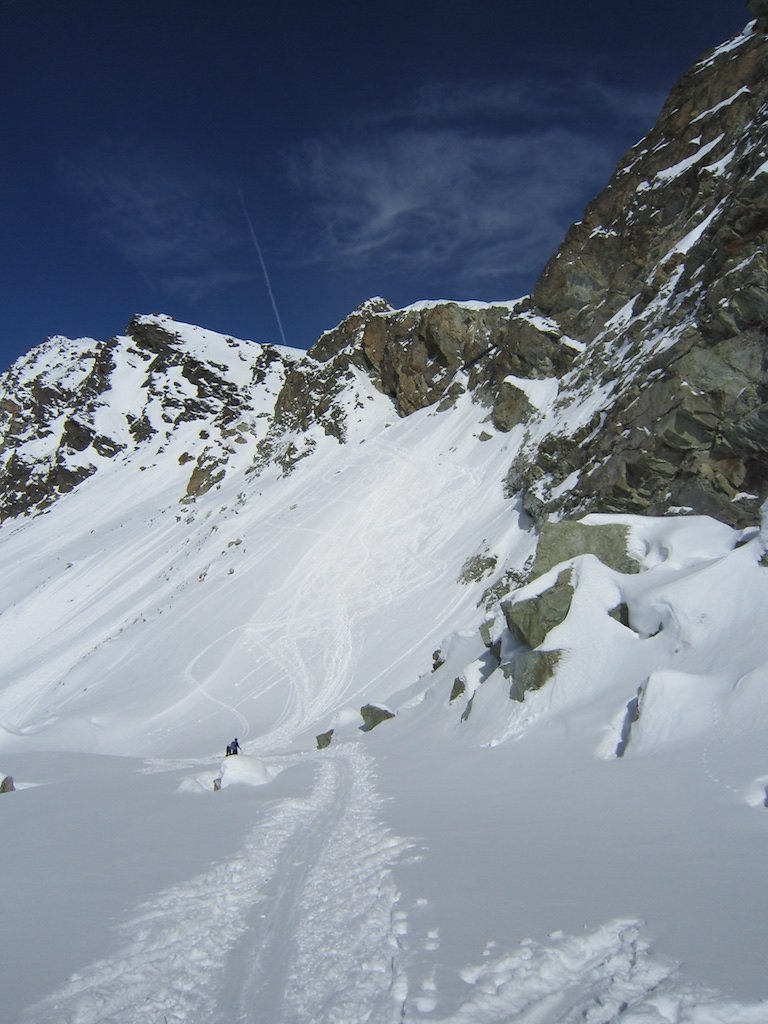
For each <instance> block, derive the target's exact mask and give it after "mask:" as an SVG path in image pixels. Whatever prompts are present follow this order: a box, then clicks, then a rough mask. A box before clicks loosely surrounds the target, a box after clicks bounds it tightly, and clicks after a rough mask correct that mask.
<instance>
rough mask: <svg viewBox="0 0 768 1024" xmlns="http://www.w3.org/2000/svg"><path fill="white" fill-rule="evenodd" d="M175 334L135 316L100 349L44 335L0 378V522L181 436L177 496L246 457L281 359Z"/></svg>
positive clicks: (282, 367)
mask: <svg viewBox="0 0 768 1024" xmlns="http://www.w3.org/2000/svg"><path fill="white" fill-rule="evenodd" d="M179 327H181V325H175V324H174V322H173V321H172V320H170V319H169V318H167V317H159V316H158V317H151V316H147V317H140V316H137V317H134V319H133V320H132V321H131V322H130V324H129V325H128V327H127V329H126V334H125V336H121V337H117V338H112V339H110V340H109V341H105V342H96V341H93V340H91V339H80V340H78V341H70V340H67V339H64V338H51V339H49V340H48V341H46V342H45V343H43V344H42V345H40V346H38V347H37V348H35V349H33V350H32V351H31V352H30V353H29V354H28V355H27V356H25V357H23V358H22V359H20V360H19V361H18V362H17V363H16V364H15V365H14V366H13V367H12V368H11V369H10V370H9V371H8V373H6V374H4V375H3V376H2V377H1V378H0V451H1V452H2V455H1V458H2V472H0V521H1V520H3V519H8V518H11V517H13V516H17V515H21V514H24V513H26V512H29V511H32V510H40V509H44V508H46V507H47V506H49V505H50V504H51V502H52V501H54V500H55V499H56V498H57V497H58V496H59V495H61V494H64V493H66V492H68V491H71V490H72V489H73V488H74V487H76V486H77V485H78V484H80V483H82V482H83V481H84V480H86V479H88V477H90V476H92V475H93V474H94V473H95V472H97V470H99V469H100V468H103V467H104V466H106V465H108V464H110V463H112V462H114V461H115V460H118V459H120V458H126V459H130V458H132V457H134V456H136V455H137V454H138V455H139V456H140V457H141V459H140V461H146V462H147V463H149V462H151V460H152V459H153V458H156V457H157V456H159V455H162V454H163V452H164V451H166V448H167V446H169V444H170V443H171V442H172V441H173V440H174V439H178V438H179V437H180V434H181V428H182V427H186V428H188V429H187V430H186V437H187V438H188V440H189V441H191V442H192V443H188V444H187V447H186V448H185V449H184V450H183V451H180V452H179V453H178V455H177V456H176V458H177V461H178V465H179V478H180V493H179V496H180V498H182V499H191V498H194V497H195V496H196V495H198V494H201V493H203V492H205V491H206V490H208V489H209V488H210V487H211V486H213V485H214V484H215V483H216V482H217V480H219V479H220V478H221V476H223V473H224V472H225V470H226V467H227V464H228V462H229V461H230V460H231V459H232V457H233V456H234V455H235V454H236V453H238V452H239V450H240V449H241V447H242V446H245V447H247V448H248V449H249V450H254V449H255V445H256V438H257V436H258V433H259V429H258V428H259V425H260V424H259V421H258V419H257V417H259V415H262V416H263V415H265V414H264V413H263V412H262V413H260V411H259V410H260V408H261V406H262V405H264V403H265V400H266V406H267V408H269V409H270V410H271V408H272V407H273V405H274V397H275V395H276V394H277V392H278V391H279V389H280V387H281V385H282V382H283V380H284V379H285V375H286V372H287V369H288V366H289V365H290V362H291V358H292V357H291V355H290V353H288V352H286V351H285V350H282V349H276V348H273V347H272V346H268V345H263V346H260V345H252V344H249V343H247V342H238V341H235V340H234V339H232V338H223V337H222V336H220V335H212V333H211V332H204V331H200V332H199V334H200V335H201V341H200V344H199V345H195V343H194V342H195V334H194V332H196V331H198V329H197V328H191V329H187V332H188V333H189V332H190V331H191V332H193V333H192V342H193V343H192V344H190V338H189V337H184V338H182V337H180V335H179V332H178V330H177V328H179ZM211 338H215V339H216V342H217V344H216V346H214V353H215V356H214V357H211V356H209V355H208V354H207V349H208V348H209V347H210V339H211ZM222 354H223V355H222ZM270 395H271V398H270ZM265 430H266V428H262V429H261V433H262V434H263V433H264V432H265Z"/></svg>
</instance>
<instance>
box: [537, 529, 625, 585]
mask: <svg viewBox="0 0 768 1024" xmlns="http://www.w3.org/2000/svg"><path fill="white" fill-rule="evenodd" d="M628 543H629V528H628V527H626V526H623V525H621V524H620V523H594V524H593V523H576V522H570V521H563V522H559V523H545V524H544V526H543V527H542V530H541V534H540V535H539V545H538V548H537V549H536V560H535V562H534V564H533V570H532V575H533V576H534V577H536V576H541V575H543V574H544V573H545V572H548V571H549V570H550V569H551V568H553V566H555V565H559V564H560V562H565V561H567V560H568V559H569V558H575V557H576V556H577V555H586V554H591V555H595V556H596V557H597V558H599V559H600V561H601V562H602V563H603V565H607V566H608V568H609V569H615V570H616V571H617V572H623V573H636V572H639V571H640V564H639V563H638V561H637V560H636V559H635V558H633V557H632V556H631V555H630V554H629V550H628Z"/></svg>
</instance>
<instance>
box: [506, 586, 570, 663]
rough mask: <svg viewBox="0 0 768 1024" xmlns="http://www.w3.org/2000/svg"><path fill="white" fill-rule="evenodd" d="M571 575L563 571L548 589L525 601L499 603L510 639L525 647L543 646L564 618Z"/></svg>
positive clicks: (566, 611) (567, 609) (568, 599)
mask: <svg viewBox="0 0 768 1024" xmlns="http://www.w3.org/2000/svg"><path fill="white" fill-rule="evenodd" d="M572 577H573V573H572V571H571V570H570V569H566V570H564V571H563V572H561V573H560V575H559V576H558V577H557V580H556V581H555V582H554V583H553V585H552V586H551V587H549V588H548V589H547V590H545V591H544V592H543V593H542V594H539V595H538V596H537V597H531V598H528V599H527V600H525V601H502V604H501V607H502V611H503V612H504V618H505V619H506V621H507V626H508V628H509V631H510V633H512V636H513V637H514V638H515V639H516V640H517V641H518V642H519V643H523V644H526V645H527V646H528V647H531V648H533V647H538V646H539V645H540V644H543V643H544V640H545V639H546V637H547V634H548V633H549V631H550V630H551V629H554V628H555V626H559V625H560V623H561V622H563V621H564V620H565V618H566V616H567V615H568V612H569V610H570V607H571V601H572V600H573V582H572Z"/></svg>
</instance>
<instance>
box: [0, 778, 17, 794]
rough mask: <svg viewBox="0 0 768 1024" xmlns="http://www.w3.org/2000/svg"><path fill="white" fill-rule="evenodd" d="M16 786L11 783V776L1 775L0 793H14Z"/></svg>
mask: <svg viewBox="0 0 768 1024" xmlns="http://www.w3.org/2000/svg"><path fill="white" fill-rule="evenodd" d="M15 791H16V786H15V785H14V782H13V776H12V775H3V776H1V777H0V793H14V792H15Z"/></svg>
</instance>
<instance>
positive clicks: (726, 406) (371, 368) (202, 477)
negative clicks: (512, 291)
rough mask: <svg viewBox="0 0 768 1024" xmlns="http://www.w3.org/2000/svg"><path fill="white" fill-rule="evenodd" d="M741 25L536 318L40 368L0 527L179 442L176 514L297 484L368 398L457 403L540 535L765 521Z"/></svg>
mask: <svg viewBox="0 0 768 1024" xmlns="http://www.w3.org/2000/svg"><path fill="white" fill-rule="evenodd" d="M749 7H750V10H751V11H752V13H753V14H754V15H755V16H756V21H755V22H753V23H751V24H750V25H749V26H747V28H746V29H745V31H744V32H743V33H742V34H741V35H739V36H737V37H736V38H735V39H733V40H730V41H729V42H727V43H725V44H723V45H722V46H720V47H718V48H717V49H715V50H714V51H712V52H711V53H710V54H708V55H706V56H705V57H704V58H703V59H702V60H701V61H699V63H698V64H696V65H695V66H694V67H693V68H692V69H691V71H689V72H688V74H687V75H685V77H684V78H683V79H682V80H681V81H680V83H679V84H678V85H677V86H676V87H675V89H674V90H673V92H672V94H671V96H670V97H669V99H668V101H667V103H666V104H665V105H664V108H663V110H662V111H661V114H660V117H659V120H658V123H657V124H656V126H655V127H654V128H653V129H652V131H651V132H650V133H649V134H648V135H647V136H646V138H645V139H643V140H642V141H641V142H640V143H638V145H637V146H635V147H634V148H633V149H632V150H631V151H630V152H629V153H628V154H627V156H626V157H625V158H624V160H623V161H622V162H621V164H620V165H619V167H618V168H617V170H616V172H615V174H614V176H613V177H612V179H611V181H610V182H609V184H608V185H607V187H606V189H605V190H604V191H603V192H602V193H601V194H600V195H599V196H598V197H597V198H596V199H595V200H594V201H593V202H592V203H591V204H590V205H589V207H588V208H587V210H586V211H585V214H584V216H583V218H582V220H581V221H580V222H579V223H578V224H576V225H574V226H573V227H572V228H571V230H570V231H569V232H568V235H567V236H566V238H565V240H564V242H563V244H562V246H561V247H560V249H559V250H558V251H557V252H556V253H555V254H554V256H553V257H552V259H551V260H550V261H549V263H548V264H547V266H546V268H545V270H544V272H543V274H542V277H541V279H540V281H539V282H538V284H537V286H536V288H535V289H534V292H533V294H532V295H531V296H529V297H526V298H524V299H521V300H518V301H516V302H510V303H503V304H484V303H468V304H467V303H465V304H459V303H451V302H443V303H420V304H417V305H415V306H412V307H409V308H407V309H404V310H397V309H392V308H391V307H390V306H389V305H388V303H386V302H385V301H384V300H383V299H372V300H369V301H368V302H366V303H364V304H363V305H362V306H361V307H359V308H358V309H357V310H355V311H354V312H353V313H351V314H350V315H349V316H348V317H347V318H346V319H345V320H344V321H343V322H342V323H341V324H340V325H339V326H338V327H336V328H335V329H333V330H331V331H328V332H326V333H325V334H324V335H323V336H322V337H321V338H320V339H319V341H318V342H317V344H316V345H315V346H314V347H313V348H312V349H311V350H310V352H309V353H308V354H306V355H305V354H303V353H299V352H292V351H290V350H285V349H278V348H273V347H270V346H256V345H249V344H247V343H241V342H235V341H233V340H232V339H224V338H222V337H221V336H218V335H216V336H214V335H212V334H211V332H201V331H200V330H199V329H192V328H186V327H184V326H183V325H175V324H173V322H172V321H169V320H168V319H167V318H162V317H160V318H158V317H139V318H135V319H134V320H133V321H132V323H131V325H129V328H128V331H127V334H126V336H125V337H124V338H116V339H112V340H111V341H108V342H104V343H98V342H68V341H65V340H63V339H54V340H52V341H50V342H48V343H47V344H46V345H44V346H42V347H41V348H39V349H37V350H35V351H34V352H33V353H31V354H30V355H29V356H28V357H26V359H24V360H21V361H20V362H19V363H18V364H17V365H16V366H15V367H14V368H13V369H12V370H11V371H10V372H9V373H8V374H6V375H5V377H4V378H2V380H1V381H0V441H1V443H2V450H3V453H4V455H3V459H4V461H3V471H2V475H1V476H0V517H4V518H5V517H8V516H13V515H18V514H21V513H24V512H27V511H29V510H32V509H37V508H42V507H45V506H46V505H47V504H49V503H50V501H52V500H53V499H54V498H55V497H56V496H57V495H59V494H61V493H63V492H65V491H67V490H70V489H71V488H72V487H75V486H77V485H78V484H79V483H81V482H82V481H83V480H84V479H87V477H88V476H89V475H91V474H92V473H94V472H95V471H97V470H98V469H99V468H101V467H104V466H106V465H107V464H109V463H110V462H114V460H119V459H120V458H123V457H127V456H128V455H129V454H130V453H135V452H137V451H139V450H140V451H141V452H143V453H144V454H143V455H142V458H144V457H147V458H149V457H155V456H156V455H157V454H158V453H160V452H161V451H162V450H163V448H164V446H168V445H172V444H175V445H176V446H179V445H182V444H183V450H182V451H181V452H180V453H179V455H178V457H177V461H178V462H179V463H180V464H181V466H182V467H183V466H186V465H187V463H189V464H190V465H188V466H187V468H186V470H185V471H184V480H183V483H184V486H183V487H181V488H180V497H181V498H182V500H191V499H194V497H195V495H197V494H199V493H202V492H204V491H205V490H207V489H209V488H210V487H212V486H215V484H216V483H217V481H218V480H220V479H221V476H222V475H223V474H224V473H225V472H227V471H229V470H231V469H232V468H233V467H234V466H235V465H237V466H238V467H239V468H241V469H243V470H247V471H250V472H251V473H254V472H255V473H260V472H263V471H264V470H265V469H266V468H268V467H270V466H271V467H275V468H276V470H277V471H278V472H280V473H288V472H291V471H292V470H293V469H294V467H295V466H296V465H297V463H298V462H299V461H300V460H301V459H303V458H304V457H306V456H308V455H311V453H312V451H313V450H314V448H315V446H316V445H317V443H318V439H319V438H330V439H331V441H332V442H333V443H344V442H345V441H346V440H347V435H348V421H349V417H350V411H351V410H353V409H354V408H356V407H361V406H362V404H363V403H364V401H365V399H366V392H367V391H368V392H369V391H370V385H371V384H372V385H373V386H374V387H375V388H376V389H377V390H378V391H379V392H380V393H381V394H382V395H384V396H386V397H387V398H388V399H389V400H390V401H391V403H392V406H393V412H395V413H396V414H399V415H400V416H408V415H410V414H412V413H413V412H415V411H417V410H419V409H423V408H425V407H427V406H435V407H436V408H437V409H439V410H441V411H442V410H448V409H449V408H450V406H451V405H452V403H453V402H454V401H455V400H456V399H457V398H458V397H459V396H460V395H462V394H464V393H465V392H469V393H471V395H472V398H473V399H474V400H475V401H476V402H477V403H478V405H479V406H480V407H481V409H484V410H486V412H485V419H486V422H487V429H488V430H496V431H502V432H507V433H510V435H511V439H512V440H513V441H514V443H513V444H512V445H511V451H512V452H514V454H513V455H512V457H511V462H510V466H509V472H508V474H507V479H506V488H507V492H508V494H509V495H510V496H513V495H518V496H520V497H521V500H522V501H523V504H524V506H525V508H526V509H527V510H528V511H529V512H530V513H531V515H532V516H533V517H534V518H535V519H536V520H537V521H539V522H543V521H544V520H546V518H548V517H550V516H555V517H561V516H563V515H565V516H568V515H573V514H576V513H580V512H585V511H592V510H598V511H605V512H611V511H622V512H623V511H629V512H642V513H652V514H659V513H664V512H666V511H669V510H670V509H675V510H678V511H679V510H692V511H695V512H702V513H708V514H712V515H714V516H716V517H718V518H720V519H722V520H724V521H726V522H729V523H732V524H735V525H742V524H745V523H747V522H753V521H755V518H756V514H757V508H758V506H759V504H760V503H761V502H762V501H763V500H764V499H765V497H766V495H767V494H768V458H767V457H766V456H768V355H767V348H766V323H767V322H768V266H767V264H766V237H767V235H768V189H767V188H766V185H768V142H766V139H767V138H768V133H767V132H766V129H767V128H768V41H767V40H766V35H765V33H766V30H768V10H766V4H765V2H764V0H751V2H750V4H749ZM212 339H216V340H215V341H214V340H212ZM189 425H193V426H194V431H193V434H194V437H191V436H188V435H190V431H189V429H187V427H188V426H189ZM182 426H184V427H185V430H184V431H183V432H182V431H181V428H182ZM182 433H183V434H184V437H185V438H187V440H185V441H183V443H182V441H181V440H180V438H181V435H182Z"/></svg>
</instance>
